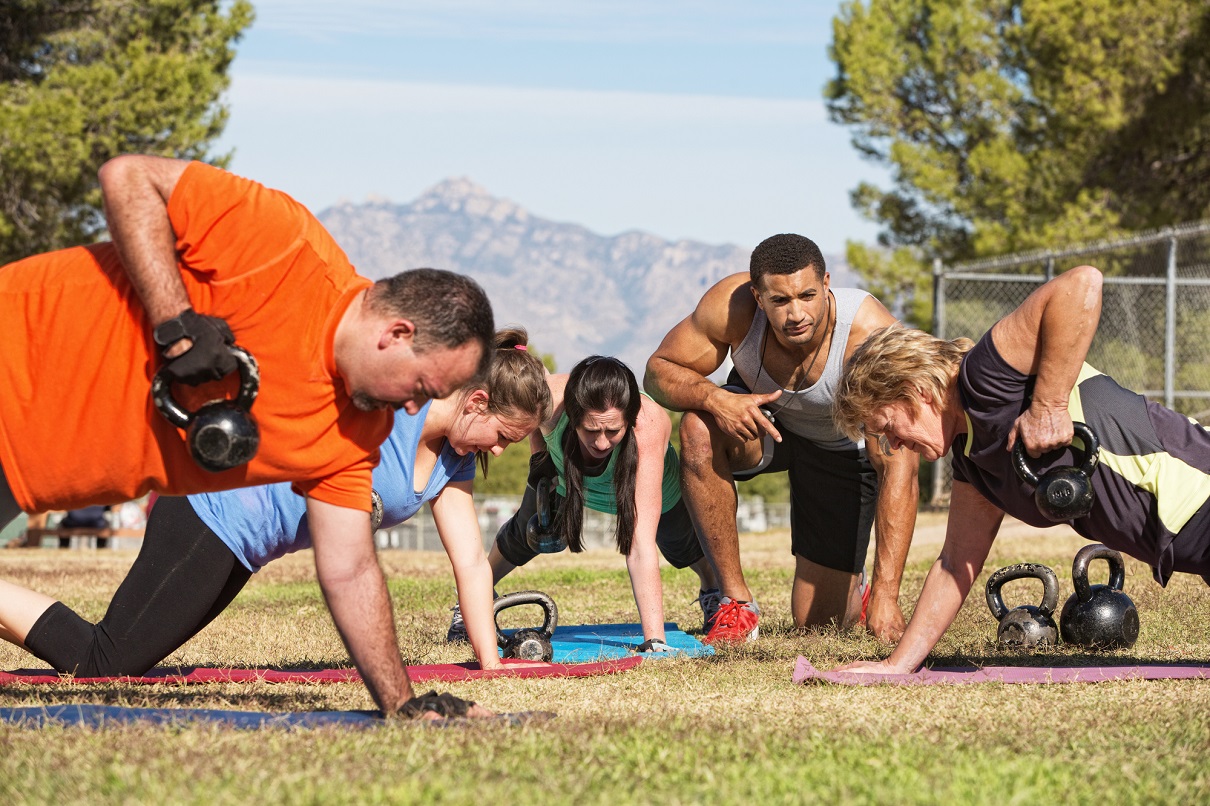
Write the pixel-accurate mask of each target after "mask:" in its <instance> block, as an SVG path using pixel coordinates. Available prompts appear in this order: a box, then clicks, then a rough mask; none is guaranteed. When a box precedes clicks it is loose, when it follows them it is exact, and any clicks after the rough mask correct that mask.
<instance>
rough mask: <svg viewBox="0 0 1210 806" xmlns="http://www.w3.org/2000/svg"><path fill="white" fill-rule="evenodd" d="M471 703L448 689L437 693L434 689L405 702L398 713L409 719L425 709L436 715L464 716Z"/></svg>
mask: <svg viewBox="0 0 1210 806" xmlns="http://www.w3.org/2000/svg"><path fill="white" fill-rule="evenodd" d="M472 705H474V703H473V702H470V701H468V700H460V699H458V698H457V697H455V696H454V695H453V694H450V693H449V692H448V691H447V692H445V693H443V694H438V693H437V691H436V690H435V689H434V690H433V691H430V692H429V693H427V694H421V695H420V696H419V697H413V698H412V699H410V700H408V701H407V702H405V703H404V704H403V707H401V708H400V709H399V713H400V714H402V715H403V716H406V717H408V718H409V719H415V718H416V717H418V716H420V715H421V714H423V713H424V712H426V711H432V712H433V713H434V714H436V715H437V716H444V717H449V716H466V713H467V711H469V710H470V709H471V706H472Z"/></svg>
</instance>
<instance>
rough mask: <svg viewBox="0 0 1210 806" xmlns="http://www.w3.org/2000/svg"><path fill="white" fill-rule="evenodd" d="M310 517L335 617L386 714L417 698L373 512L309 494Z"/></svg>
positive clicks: (317, 563) (323, 583)
mask: <svg viewBox="0 0 1210 806" xmlns="http://www.w3.org/2000/svg"><path fill="white" fill-rule="evenodd" d="M307 520H308V523H309V525H310V527H311V541H312V546H313V548H314V551H315V573H316V576H317V577H318V579H319V587H320V588H321V589H322V590H323V594H324V599H325V600H326V601H327V603H328V610H330V611H331V613H332V620H333V621H334V622H335V623H336V629H337V631H338V632H339V633H340V637H341V639H342V640H343V641H344V644H345V647H346V648H347V649H348V650H349V656H350V657H351V658H352V659H353V663H354V665H356V666H357V671H359V672H360V673H361V679H362V680H363V681H364V682H365V684H366V688H368V689H369V690H370V696H371V697H373V698H374V702H375V703H376V704H377V705H378V707H379V708H380V709H382V711H383V713H386V714H393V713H395V712H396V711H398V710H399V708H400V707H401V706H402V705H403V704H404V702H406V701H407V700H409V699H411V697H412V696H413V692H412V683H411V681H410V680H409V679H408V672H407V668H406V667H405V666H404V665H403V659H402V658H401V657H400V655H399V645H398V643H397V639H396V635H395V619H394V615H393V613H392V611H391V597H390V594H389V593H388V592H387V585H386V579H385V578H384V577H383V574H382V568H381V567H379V565H378V556H377V554H376V552H375V550H374V538H373V535H372V533H371V531H370V514H369V513H368V512H362V511H360V510H356V509H349V508H347V507H338V506H335V505H333V504H328V503H325V502H323V501H320V500H317V499H315V498H308V499H307Z"/></svg>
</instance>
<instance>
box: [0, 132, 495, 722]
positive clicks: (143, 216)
mask: <svg viewBox="0 0 1210 806" xmlns="http://www.w3.org/2000/svg"><path fill="white" fill-rule="evenodd" d="M100 180H101V190H102V194H103V197H104V201H105V212H106V218H107V221H108V224H109V231H110V234H111V235H112V237H113V242H112V243H101V244H93V245H91V246H86V247H77V248H73V249H65V250H61V251H58V252H51V253H48V254H44V255H36V256H34V257H31V258H27V259H25V260H21V261H18V262H16V263H11V264H9V265H7V266H3V267H0V528H3V526H4V525H5V524H7V523H8V522H10V521H11V520H12V519H13V518H14V517H16V515H17V513H18V512H19V511H21V510H25V511H27V512H39V511H43V510H47V509H73V508H77V507H81V506H86V505H89V504H99V503H117V502H120V501H126V500H130V499H134V498H138V497H140V496H142V495H143V494H145V493H147V492H149V491H155V492H158V493H169V494H177V495H182V494H188V493H196V492H207V491H214V490H222V489H230V488H234V487H244V486H251V485H258V484H266V483H271V482H279V481H291V482H293V483H294V485H295V489H296V490H297V492H299V493H300V494H302V495H305V496H306V497H307V517H308V520H309V521H310V528H311V532H312V535H313V537H314V553H315V565H316V574H317V577H318V579H319V583H320V586H321V587H322V589H323V592H324V596H325V599H326V600H327V602H328V607H329V609H330V610H331V612H332V617H333V620H334V621H335V622H336V626H337V628H338V630H339V631H340V634H341V637H342V638H343V639H344V642H345V645H346V646H347V647H348V650H349V653H350V656H351V657H352V659H353V661H354V663H355V664H356V665H357V668H358V670H359V671H360V672H361V675H362V678H363V679H364V680H365V683H366V686H367V687H368V688H369V690H370V694H371V695H372V696H373V698H374V700H375V702H376V703H377V704H378V705H379V707H380V708H382V710H383V711H384V712H385V713H388V714H389V713H395V712H397V711H401V710H402V711H404V712H406V713H409V714H413V715H416V714H417V713H419V712H421V711H422V710H423V709H426V708H431V709H432V710H429V711H427V712H424V713H423V715H424V716H426V717H430V718H431V717H433V716H435V714H434V713H433V710H435V711H437V712H439V713H450V712H452V713H459V712H461V711H464V710H465V709H464V708H463V706H464V705H465V704H464V703H461V702H460V701H457V702H455V703H454V704H453V705H451V704H450V702H449V698H448V697H446V699H444V700H442V701H441V702H440V703H436V704H434V703H432V702H431V701H426V700H425V699H424V698H416V699H413V692H412V688H411V683H410V681H409V680H408V676H407V671H406V669H405V667H404V665H403V662H402V659H401V658H400V655H399V650H398V645H397V641H396V636H395V628H394V621H393V618H392V611H391V606H390V599H389V596H388V594H387V589H386V584H385V580H384V579H383V575H382V571H381V569H380V568H379V566H378V563H377V558H376V556H375V551H374V542H373V537H372V533H371V529H370V508H371V507H370V503H371V486H370V485H371V482H370V473H371V470H372V469H373V467H374V466H375V465H376V464H377V462H378V446H379V445H380V444H381V443H382V442H383V440H385V439H386V437H387V436H388V435H389V433H390V431H391V427H392V423H393V413H392V409H398V408H403V409H405V410H407V411H408V412H415V411H417V410H418V409H419V407H420V406H421V405H423V404H424V402H425V401H426V400H428V399H429V398H440V397H444V396H445V395H447V394H448V393H450V392H451V391H453V390H454V389H456V388H458V387H459V386H461V385H462V384H464V383H465V382H467V381H468V380H470V379H471V378H473V377H474V376H475V375H476V374H477V373H480V372H482V371H483V370H484V369H485V368H486V366H487V362H488V361H489V360H490V351H489V350H488V345H489V344H490V343H491V339H492V335H493V332H494V323H493V320H492V312H491V306H490V304H489V302H488V300H487V298H486V296H485V295H484V294H483V291H482V289H481V288H480V287H479V286H478V285H477V284H476V283H475V282H474V281H473V280H470V279H469V278H466V277H463V276H460V275H457V274H453V273H450V272H442V271H437V270H433V269H417V270H413V271H409V272H403V273H402V274H399V275H396V276H395V277H392V278H389V279H386V280H380V281H378V282H377V283H372V282H371V281H370V280H367V279H365V278H363V277H359V276H358V275H357V274H356V272H355V271H354V269H353V267H352V266H351V265H350V264H349V261H348V259H347V257H346V256H345V255H344V253H343V252H342V251H341V250H340V248H339V246H337V244H336V243H335V241H333V240H332V238H331V236H330V235H329V234H328V233H327V232H326V231H325V230H324V229H323V227H322V226H321V225H320V224H319V222H318V221H317V220H316V219H315V218H314V217H313V216H312V215H311V214H310V213H309V212H307V210H306V209H305V208H303V207H302V206H301V205H299V204H298V203H297V202H295V201H294V200H293V199H291V198H290V197H289V196H287V195H285V194H284V193H281V192H279V191H274V190H270V189H268V188H266V187H264V186H262V185H260V184H258V183H256V182H252V181H250V180H247V179H243V178H241V177H237V176H234V175H232V174H230V173H227V172H225V171H221V170H219V169H217V168H214V167H211V166H208V165H205V164H202V163H197V162H186V161H180V160H171V159H162V158H159V157H145V156H130V157H119V158H117V159H115V160H112V161H110V162H108V163H106V165H105V166H103V167H102V169H101V173H100ZM236 340H238V343H239V345H240V346H241V347H243V348H245V349H246V350H248V352H250V353H251V354H252V355H253V356H254V357H255V359H256V361H257V362H258V364H259V374H260V393H259V396H258V397H257V398H256V401H255V405H254V406H253V407H252V414H253V416H254V417H255V418H256V421H257V425H258V427H259V431H260V445H259V449H258V451H257V452H256V454H255V456H253V457H252V458H251V459H250V460H249V461H248V462H247V463H246V464H243V465H239V466H237V467H234V468H231V469H228V470H221V471H217V472H212V471H210V470H205V469H203V468H201V467H200V466H199V465H198V464H197V463H196V462H195V461H194V460H193V457H192V456H191V455H190V453H189V449H188V447H187V446H186V444H185V441H184V439H183V438H182V435H181V432H180V431H179V430H178V429H177V428H176V427H175V426H173V425H171V424H169V423H168V422H167V421H166V420H165V419H164V418H163V417H162V416H161V415H160V414H159V412H158V411H157V409H156V407H155V405H154V404H153V402H152V400H151V394H150V390H151V379H152V376H153V375H155V374H156V372H157V371H159V370H162V371H163V372H164V373H165V375H166V376H167V377H168V378H169V379H170V380H172V381H175V382H176V383H177V385H176V386H175V387H174V388H173V393H174V395H175V396H177V397H178V399H179V400H180V401H181V405H182V406H183V407H184V408H187V409H192V408H196V404H198V403H200V402H203V401H206V400H212V399H214V398H216V397H222V396H224V394H226V395H227V396H230V392H231V389H232V388H233V387H234V385H235V384H234V383H233V381H234V380H235V379H234V377H224V376H227V375H228V374H229V373H230V372H231V370H232V369H234V368H235V359H234V358H233V356H232V355H231V353H230V350H229V347H228V345H229V344H231V343H232V342H233V341H236ZM181 384H185V385H193V386H182V385H181ZM76 457H81V458H80V459H77V458H76ZM9 594H12V591H9V590H8V589H7V588H6V587H5V583H0V607H4V606H5V602H6V601H10V600H11V599H12V596H10V595H9ZM13 595H16V594H13ZM14 604H18V605H19V603H16V602H14ZM24 626H25V627H26V628H28V627H29V626H30V625H24ZM443 696H444V695H443ZM409 701H410V702H409ZM486 713H487V712H486V711H484V710H483V709H481V708H478V707H477V706H476V707H473V708H472V709H471V714H472V715H481V714H486Z"/></svg>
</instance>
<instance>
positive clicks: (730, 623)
mask: <svg viewBox="0 0 1210 806" xmlns="http://www.w3.org/2000/svg"><path fill="white" fill-rule="evenodd" d="M759 625H760V608H759V607H757V606H756V602H741V601H739V600H738V599H732V598H730V597H729V596H724V597H723V598H722V599H721V600H720V601H719V607H718V612H717V613H716V614H715V616H714V624H712V625H711V626H710V631H709V632H708V633H706V638H705V639H704V640H705V642H706V643H707V644H743V643H746V642H747V641H754V640H756V637H757V635H759V634H760V626H759Z"/></svg>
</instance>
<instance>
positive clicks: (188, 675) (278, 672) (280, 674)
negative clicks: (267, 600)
mask: <svg viewBox="0 0 1210 806" xmlns="http://www.w3.org/2000/svg"><path fill="white" fill-rule="evenodd" d="M642 661H643V659H642V658H641V657H639V656H637V655H635V656H633V657H629V658H620V659H618V660H605V661H600V662H598V663H543V662H541V661H528V660H519V659H516V658H505V659H504V660H503V663H504V665H505V667H506V668H504V669H492V670H489V671H484V670H482V669H480V668H479V664H477V663H434V664H429V665H426V666H409V667H408V676H409V677H411V678H412V682H413V683H424V682H428V681H439V682H446V683H449V682H457V681H461V680H482V679H485V678H492V677H590V676H592V675H601V674H617V673H618V672H625V671H627V670H629V669H633V668H634V667H635V666H638V665H639V664H640V663H642ZM358 682H361V676H360V675H359V674H357V670H356V669H299V670H290V669H221V668H212V667H202V666H187V667H181V668H167V667H160V668H156V669H152V670H151V671H150V672H148V673H147V674H145V675H142V676H139V677H68V676H60V675H59V674H57V673H55V672H54V671H51V670H49V669H19V670H17V671H14V672H0V685H11V684H13V683H140V684H142V683H159V684H163V683H168V684H187V683H358Z"/></svg>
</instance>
